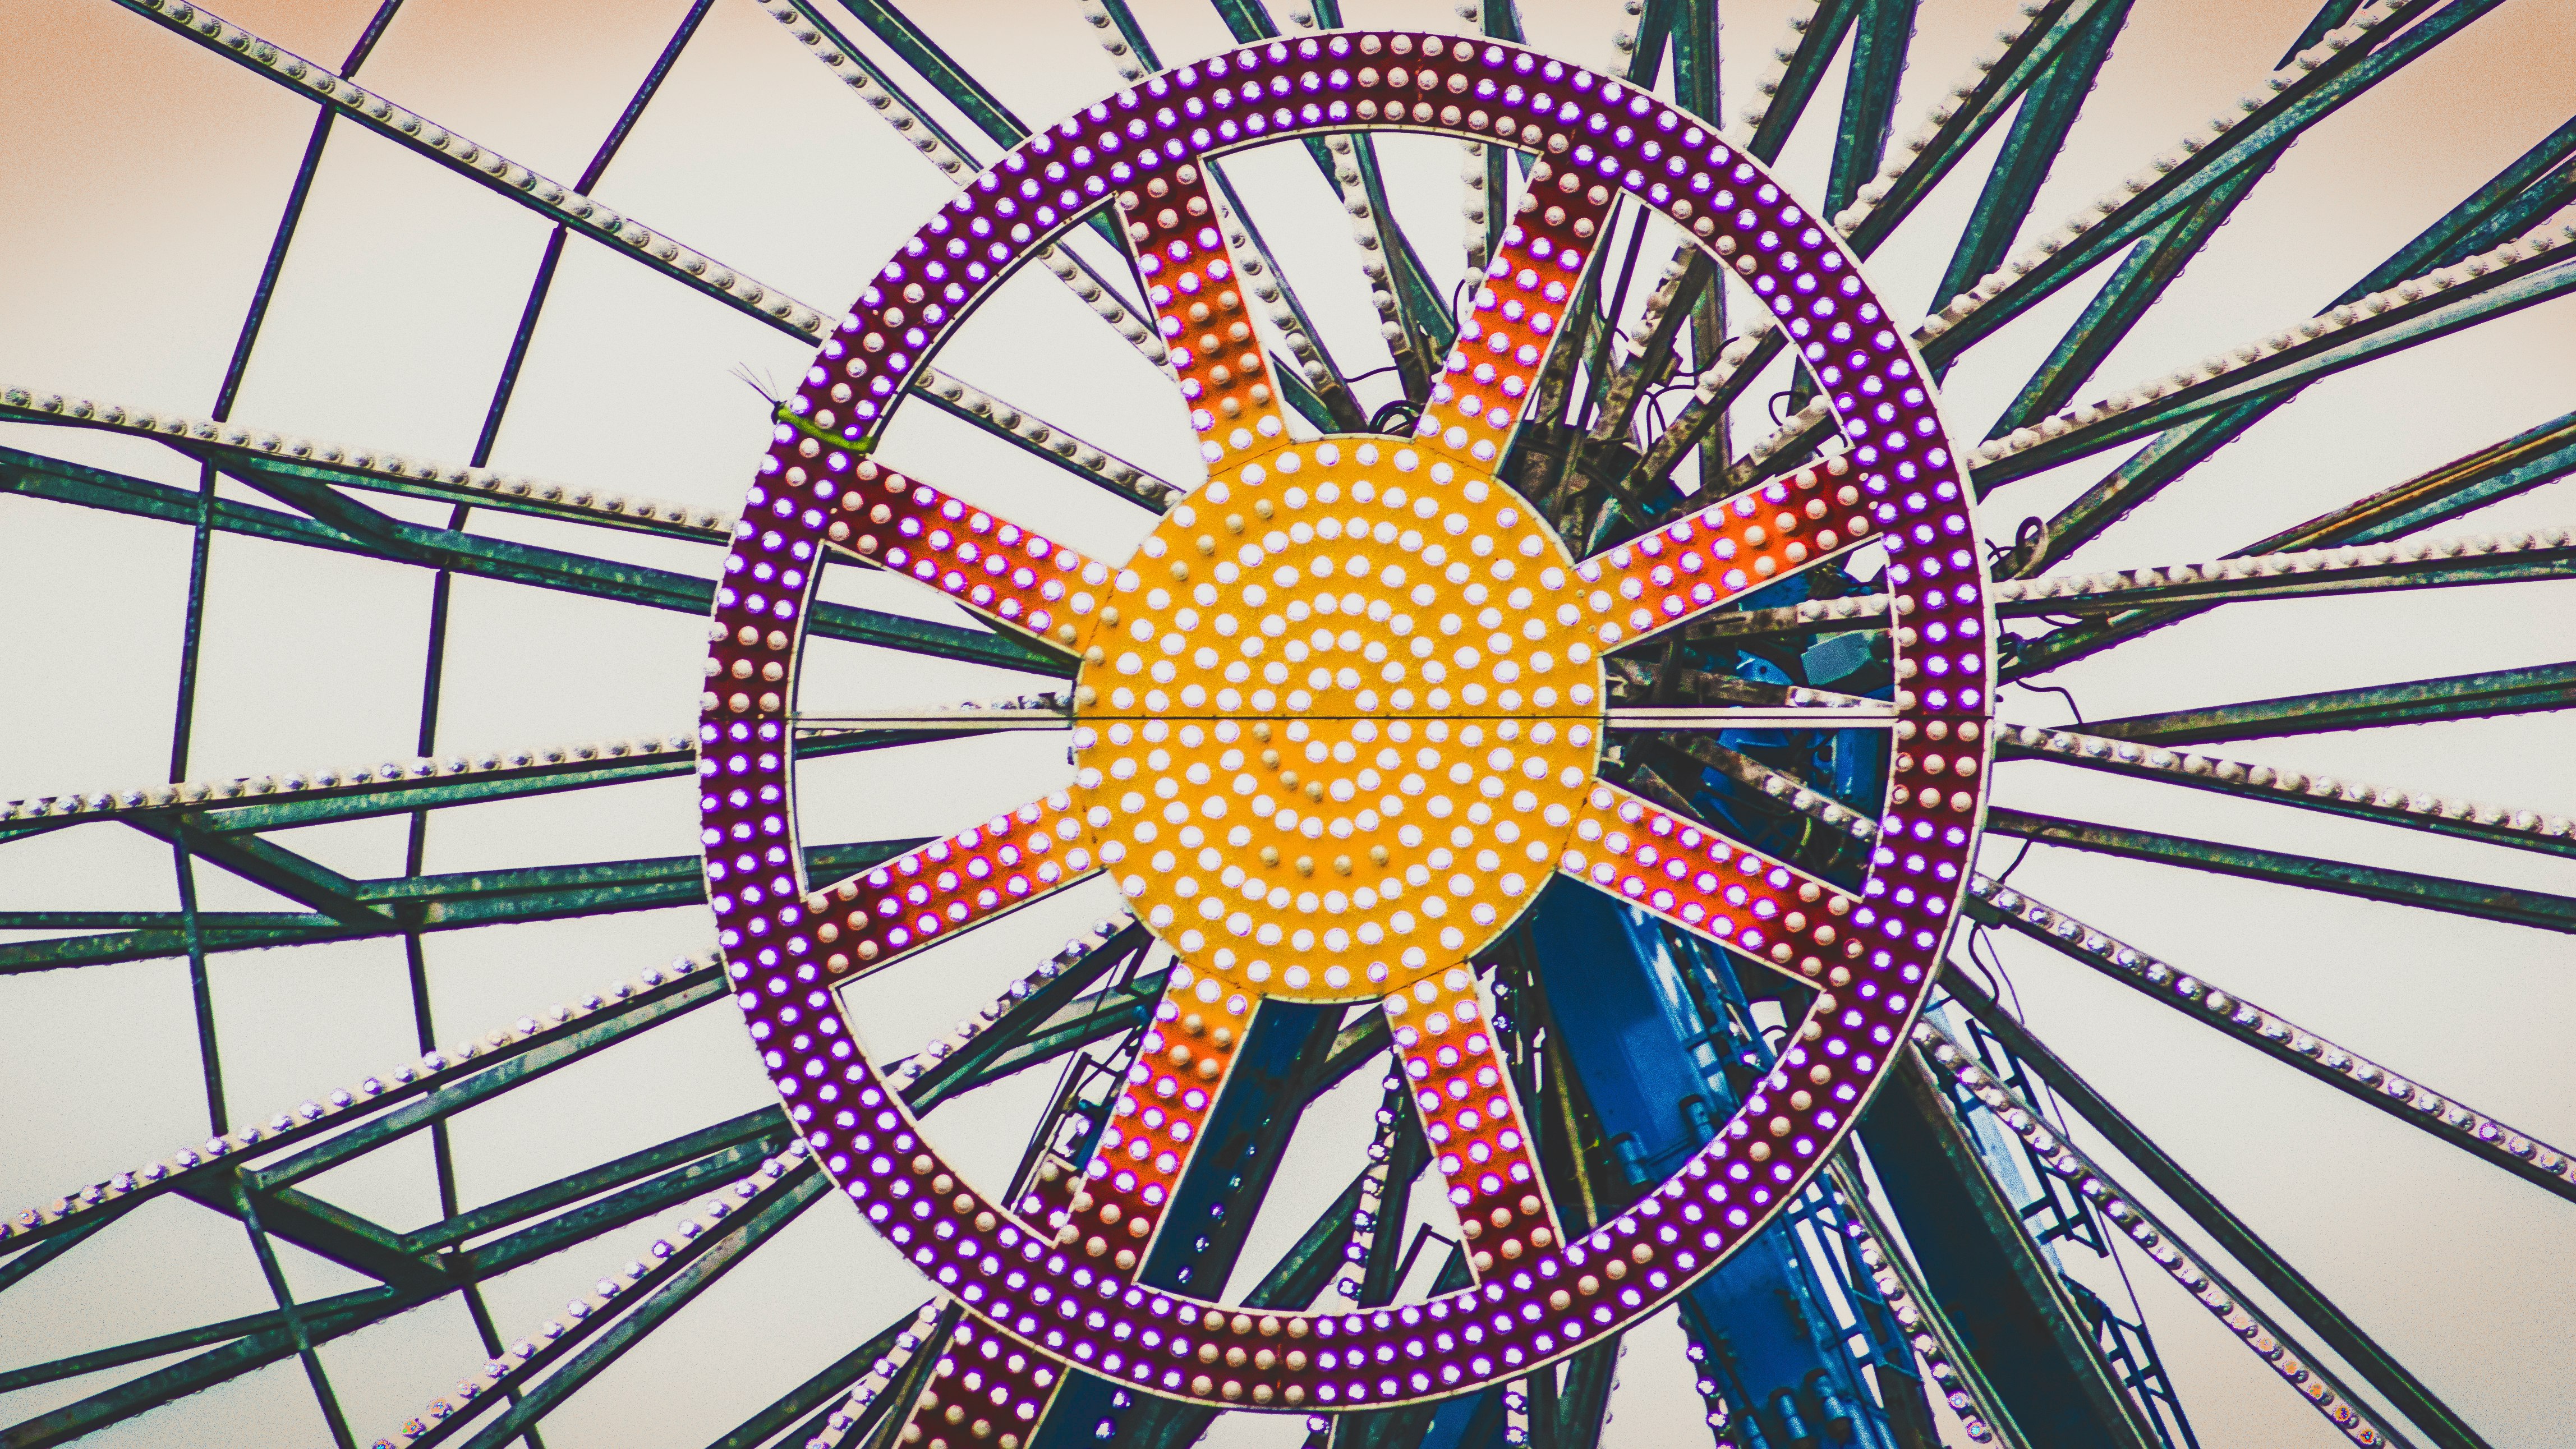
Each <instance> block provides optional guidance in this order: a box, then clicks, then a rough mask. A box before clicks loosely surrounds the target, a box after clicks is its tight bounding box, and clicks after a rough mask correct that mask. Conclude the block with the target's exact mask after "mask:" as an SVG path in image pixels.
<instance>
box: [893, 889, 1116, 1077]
mask: <svg viewBox="0 0 2576 1449" xmlns="http://www.w3.org/2000/svg"><path fill="white" fill-rule="evenodd" d="M1151 944H1152V937H1151V936H1149V935H1148V934H1147V932H1146V930H1145V928H1144V926H1143V925H1141V924H1139V923H1137V922H1134V921H1130V922H1128V923H1127V924H1126V925H1125V926H1123V927H1121V928H1120V929H1119V930H1118V931H1116V932H1115V933H1114V934H1112V935H1111V936H1110V937H1109V939H1107V940H1105V941H1103V942H1101V943H1100V944H1099V945H1098V946H1095V947H1093V948H1092V949H1091V950H1089V951H1087V952H1084V953H1083V955H1082V957H1081V959H1080V960H1077V961H1075V962H1073V963H1072V964H1071V965H1068V966H1066V967H1065V968H1064V969H1063V970H1062V971H1060V972H1058V973H1057V974H1056V975H1055V977H1054V978H1053V979H1051V980H1049V981H1047V982H1046V983H1044V984H1043V985H1041V986H1039V987H1037V988H1036V989H1035V990H1033V991H1031V992H1030V993H1029V994H1028V995H1027V996H1026V997H1024V998H1022V999H1021V1000H1019V1001H1018V1002H1016V1003H1014V1004H1013V1005H1012V1007H1011V1009H1010V1011H1009V1012H1008V1013H1007V1014H1006V1015H1005V1016H1004V1017H1003V1019H1002V1020H1000V1021H996V1022H994V1023H993V1024H992V1025H990V1026H988V1027H986V1028H985V1029H984V1030H982V1031H980V1032H977V1033H976V1034H975V1035H974V1036H972V1037H969V1038H968V1039H967V1040H966V1043H965V1044H964V1045H963V1046H960V1047H959V1048H958V1049H957V1050H955V1051H953V1052H950V1053H949V1054H948V1055H947V1056H945V1057H942V1058H940V1059H939V1060H938V1061H937V1062H935V1063H933V1064H932V1065H931V1066H930V1067H929V1068H928V1069H927V1070H925V1071H923V1072H922V1073H921V1075H920V1076H918V1077H916V1078H914V1079H913V1084H912V1086H911V1087H910V1089H908V1090H907V1092H906V1094H905V1095H906V1097H907V1098H908V1099H909V1100H911V1101H912V1102H913V1105H914V1107H915V1109H916V1110H918V1111H922V1112H927V1111H929V1110H930V1109H931V1108H932V1107H933V1106H935V1105H937V1104H938V1103H940V1102H942V1101H944V1100H946V1099H947V1098H948V1097H949V1096H950V1095H952V1094H953V1093H954V1092H956V1091H959V1090H962V1089H963V1088H964V1087H966V1086H968V1085H972V1084H976V1080H977V1079H978V1078H980V1077H982V1076H983V1075H984V1074H985V1073H986V1072H988V1071H990V1070H992V1069H993V1068H995V1067H997V1066H999V1065H1000V1064H1001V1063H1002V1062H1003V1061H1004V1060H1005V1059H1008V1060H1009V1062H1010V1066H1009V1068H1008V1070H1009V1071H1014V1072H1016V1071H1018V1070H1019V1069H1020V1068H1022V1067H1025V1066H1029V1065H1032V1064H1034V1063H1035V1062H1037V1061H1040V1060H1044V1057H1045V1056H1046V1055H1053V1053H1044V1054H1041V1053H1040V1052H1039V1051H1037V1050H1034V1049H1031V1048H1030V1039H1031V1038H1032V1037H1034V1036H1039V1035H1042V1034H1044V1035H1053V1034H1055V1033H1060V1032H1063V1031H1064V1030H1066V1029H1067V1027H1069V1026H1077V1025H1079V1024H1081V1023H1085V1022H1087V1021H1089V1020H1090V1019H1091V1018H1092V1017H1093V1016H1096V1015H1099V1014H1101V1013H1100V1012H1099V1011H1098V1010H1097V1009H1095V1010H1094V1011H1092V1012H1089V1013H1086V1012H1084V1011H1082V1010H1080V1009H1079V1007H1080V1002H1081V1000H1082V999H1083V996H1082V993H1083V992H1084V990H1085V989H1086V988H1088V987H1089V986H1090V985H1091V984H1092V983H1093V982H1095V981H1098V980H1099V979H1100V978H1101V977H1102V976H1104V975H1107V974H1108V973H1109V972H1110V971H1111V970H1112V969H1114V968H1116V967H1117V966H1119V965H1120V964H1121V963H1123V962H1127V961H1132V960H1134V959H1135V958H1137V957H1139V956H1141V955H1143V954H1144V952H1145V951H1146V949H1147V948H1148V947H1149V946H1150V945H1151ZM1158 980H1159V978H1158ZM1159 996H1160V987H1159V986H1157V987H1156V996H1155V998H1151V999H1159ZM1107 1014H1109V1015H1112V1016H1116V1017H1119V1018H1121V1019H1122V1020H1123V1019H1124V1018H1126V1017H1128V1016H1131V1015H1133V1012H1132V1009H1128V1010H1122V1009H1120V1007H1118V1006H1110V1007H1108V1010H1107ZM1050 1029H1052V1030H1050ZM1091 1039H1092V1040H1096V1039H1097V1038H1091ZM1068 1049H1069V1048H1068Z"/></svg>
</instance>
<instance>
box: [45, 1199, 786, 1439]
mask: <svg viewBox="0 0 2576 1449" xmlns="http://www.w3.org/2000/svg"><path fill="white" fill-rule="evenodd" d="M734 1175H735V1176H736V1177H739V1176H740V1175H741V1174H740V1172H739V1171H737V1172H736V1173H735V1174H734ZM713 1185H714V1184H712V1183H706V1182H698V1181H692V1182H690V1183H689V1184H687V1185H686V1186H685V1187H684V1188H682V1189H681V1190H680V1191H678V1192H676V1193H675V1194H672V1195H671V1196H670V1198H669V1201H665V1202H661V1203H658V1204H655V1205H652V1206H645V1207H642V1208H641V1209H640V1210H637V1209H636V1208H634V1207H633V1206H631V1205H625V1204H621V1203H620V1202H619V1201H618V1199H617V1198H611V1199H609V1200H607V1201H605V1202H601V1203H593V1204H589V1205H587V1206H585V1207H583V1208H581V1209H579V1210H577V1211H575V1212H572V1213H568V1214H565V1215H563V1216H561V1217H556V1218H551V1219H548V1220H547V1221H545V1222H543V1223H540V1224H538V1225H536V1226H535V1227H532V1228H527V1229H523V1230H521V1231H520V1232H518V1233H515V1234H512V1235H511V1236H509V1237H507V1238H503V1239H501V1240H499V1241H497V1242H494V1243H490V1244H486V1245H484V1246H482V1247H479V1248H475V1249H472V1250H469V1251H466V1252H462V1253H454V1254H449V1255H447V1258H446V1261H447V1263H448V1265H449V1272H450V1275H451V1276H450V1280H449V1281H448V1282H445V1283H441V1284H439V1285H435V1286H424V1287H396V1286H393V1285H385V1286H382V1287H374V1288H361V1289H358V1290H356V1291H354V1292H349V1293H343V1294H339V1295H337V1296H335V1297H331V1298H324V1299H319V1300H316V1301H314V1302H311V1303H307V1304H304V1305H302V1307H301V1317H302V1320H303V1325H304V1336H305V1338H306V1339H307V1341H309V1342H310V1343H312V1344H315V1345H320V1344H324V1343H328V1342H330V1341H332V1340H334V1339H337V1338H341V1337H344V1336H346V1335H348V1334H351V1333H355V1332H357V1331H359V1330H360V1329H363V1328H367V1327H370V1326H372V1325H374V1324H376V1323H380V1322H382V1321H384V1320H385V1319H388V1318H391V1317H393V1316H394V1315H396V1314H399V1313H404V1312H408V1311H409V1310H411V1309H413V1308H416V1307H419V1306H420V1305H421V1304H423V1303H427V1302H429V1301H431V1300H432V1299H434V1298H437V1297H440V1296H442V1295H444V1294H446V1293H448V1292H452V1291H454V1290H455V1288H456V1287H457V1286H458V1285H459V1283H461V1282H482V1281H486V1280H489V1279H492V1278H497V1277H499V1276H501V1275H502V1274H504V1273H508V1272H510V1271H513V1270H515V1269H518V1268H522V1267H525V1266H527V1265H528V1264H530V1263H533V1262H536V1261H538V1260H540V1259H543V1258H546V1257H549V1256H551V1255H553V1254H555V1253H558V1252H561V1251H563V1250H564V1249H565V1248H568V1247H571V1246H573V1245H574V1244H576V1243H580V1242H586V1241H588V1240H589V1239H591V1238H593V1237H595V1236H597V1235H598V1234H599V1233H600V1232H603V1231H606V1230H607V1229H608V1228H610V1227H616V1226H622V1225H624V1224H625V1223H626V1222H631V1221H633V1220H634V1219H635V1218H637V1217H642V1216H646V1215H648V1214H650V1213H652V1212H656V1211H660V1210H661V1208H663V1207H667V1206H669V1205H670V1203H671V1202H677V1201H681V1200H684V1199H686V1198H689V1197H694V1196H697V1195H699V1194H701V1193H703V1192H705V1191H706V1190H707V1189H708V1188H709V1187H710V1186H713ZM636 1191H637V1190H636V1189H629V1190H628V1193H626V1194H620V1195H619V1197H631V1196H632V1195H633V1194H634V1193H635V1192H636ZM772 1191H773V1192H775V1191H776V1189H772ZM620 1214H623V1215H620ZM673 1261H675V1262H676V1261H679V1260H678V1259H676V1258H675V1259H674V1260H673ZM662 1266H663V1268H665V1269H667V1268H669V1267H670V1264H668V1263H666V1264H664V1265H662ZM657 1271H658V1270H657ZM284 1318H285V1312H284V1310H282V1309H281V1310H278V1311H276V1312H274V1313H269V1314H262V1315H258V1316H257V1321H258V1323H259V1324H260V1326H259V1327H258V1328H257V1329H256V1330H255V1331H252V1332H249V1333H246V1334H243V1335H241V1336H239V1337H236V1338H233V1339H231V1340H229V1341H226V1342H223V1343H221V1344H220V1345H218V1346H217V1347H215V1348H212V1349H210V1350H208V1351H207V1352H205V1353H201V1354H198V1355H197V1356H195V1357H193V1358H189V1359H185V1360H182V1361H180V1362H178V1363H175V1364H171V1365H168V1366H166V1367H164V1368H161V1369H158V1370H155V1371H153V1372H151V1373H148V1374H145V1375H143V1376H142V1377H140V1378H136V1379H131V1380H128V1381H126V1382H125V1383H122V1384H118V1385H114V1386H112V1387H110V1388H107V1389H103V1390H101V1391H99V1392H98V1393H95V1394H91V1395H89V1396H88V1397H86V1398H83V1399H80V1400H78V1401H76V1402H74V1403H70V1404H65V1405H63V1406H61V1407H59V1408H56V1409H53V1410H51V1411H48V1412H46V1413H42V1414H38V1415H37V1416H35V1417H34V1418H31V1419H27V1420H25V1421H22V1422H20V1423H18V1424H15V1425H12V1426H10V1427H9V1428H7V1429H0V1449H34V1446H38V1445H52V1444H60V1443H64V1442H66V1441H68V1440H71V1439H75V1438H78V1437H80V1436H81V1435H84V1434H89V1433H93V1432H96V1431H97V1430H99V1429H102V1428H105V1427H106V1426H108V1425H109V1424H113V1423H117V1422H121V1421H122V1420H125V1419H129V1418H132V1417H133V1416H135V1415H137V1414H141V1413H145V1412H147V1411H149V1410H152V1409H155V1408H159V1407H160V1406H161V1405H163V1404H165V1403H169V1402H171V1401H173V1400H176V1399H179V1398H183V1397H185V1396H187V1395H189V1394H193V1393H198V1392H201V1391H203V1390H205V1389H208V1388H211V1387H213V1386H214V1385H216V1384H219V1383H222V1382H224V1381H226V1380H228V1379H232V1378H236V1377H239V1376H240V1375H242V1374H245V1373H249V1372H251V1371H253V1370H255V1369H258V1368H261V1367H264V1366H266V1365H267V1364H271V1363H274V1362H276V1361H278V1360H279V1359H282V1358H286V1357H288V1356H290V1355H292V1354H294V1353H295V1352H296V1351H297V1348H296V1343H295V1341H294V1338H293V1336H292V1335H291V1334H290V1333H289V1330H288V1328H287V1326H286V1325H285V1323H284V1321H283V1320H284Z"/></svg>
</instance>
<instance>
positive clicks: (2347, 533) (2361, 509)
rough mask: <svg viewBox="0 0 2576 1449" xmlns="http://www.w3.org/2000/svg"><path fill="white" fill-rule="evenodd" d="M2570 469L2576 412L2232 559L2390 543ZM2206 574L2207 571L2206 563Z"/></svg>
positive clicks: (2079, 645)
mask: <svg viewBox="0 0 2576 1449" xmlns="http://www.w3.org/2000/svg"><path fill="white" fill-rule="evenodd" d="M2571 469H2576V413H2569V414H2567V415H2565V416H2563V417H2559V418H2554V419H2552V420H2551V421H2549V422H2546V423H2543V424H2541V425H2540V426H2538V427H2536V428H2531V429H2529V430H2527V431H2524V432H2522V433H2518V434H2516V435H2515V436H2513V437H2511V438H2507V439H2505V440H2504V441H2503V442H2500V443H2497V444H2495V445H2493V446H2491V447H2487V448H2481V449H2479V450H2478V451H2477V452H2474V453H2470V454H2468V455H2467V456H2465V457H2461V458H2455V459H2453V460H2451V461H2450V462H2448V463H2445V464H2443V465H2442V466H2440V467H2438V468H2434V469H2432V470H2430V471H2428V472H2425V473H2420V474H2418V475H2416V476H2415V477H2413V478H2409V479H2407V480H2406V481H2405V482H2403V483H2399V484H2397V485H2396V486H2394V487H2392V488H2387V489H2383V490H2381V491H2380V492H2378V493H2374V494H2372V495H2370V496H2369V497H2367V498H2363V499H2360V500H2358V501H2356V502H2354V503H2350V504H2347V505H2345V506H2344V507H2342V508H2339V509H2336V510H2335V511H2334V512H2332V513H2328V514H2324V515H2321V516H2319V517H2316V518H2312V519H2309V520H2308V521H2307V522H2305V523H2302V524H2299V525H2297V526H2295V527H2293V528H2289V529H2285V530H2283V531H2282V532H2280V533H2277V534H2275V535H2273V536H2272V537H2270V538H2266V539H2263V540H2261V541H2259V542H2256V543H2253V544H2250V545H2248V546H2246V547H2245V548H2243V549H2241V550H2239V551H2238V552H2237V553H2236V554H2233V555H2230V557H2231V558H2240V557H2246V556H2252V555H2260V554H2267V553H2273V552H2276V551H2300V550H2308V551H2314V550H2321V549H2330V548H2334V547H2337V546H2345V545H2354V546H2368V545H2373V544H2382V543H2387V542H2390V541H2391V540H2395V539H2399V538H2405V537H2408V536H2409V535H2413V534H2416V533H2419V532H2421V531H2422V530H2424V529H2426V528H2430V527H2432V526H2433V525H2435V524H2438V523H2443V522H2447V521H2448V520H2450V519H2453V518H2457V517H2459V516H2461V515H2462V514H2465V513H2469V512H2472V511H2474V510H2476V509H2479V508H2484V507H2486V506H2487V505H2489V504H2491V503H2497V502H2501V501H2502V500H2504V499H2507V498H2511V497H2514V496H2515V495H2517V494H2520V493H2523V492H2527V491H2529V490H2530V489H2533V488H2537V487H2539V486H2540V485H2541V484H2543V483H2547V482H2550V481H2552V480H2554V479H2557V478H2560V477H2563V476H2565V475H2566V474H2567V472H2568V471H2569V470H2571ZM2480 551H2481V552H2484V551H2485V550H2483V549H2481V550H2480ZM2220 562H2221V566H2222V567H2233V565H2231V564H2229V563H2228V562H2227V561H2226V560H2221V561H2220ZM2203 572H2204V574H2205V573H2206V572H2207V566H2206V565H2204V566H2203ZM2196 612H2198V611H2197V610H2194V609H2186V608H2174V609H2166V610H2157V611H2154V612H2152V613H2145V614H2138V615H2127V616H2115V617H2113V618H2110V619H2105V620H2101V621H2099V622H2087V623H2083V624H2076V625H2070V626H2068V627H2066V628H2063V629H2059V630H2057V631H2055V632H2053V633H2050V634H2045V635H2042V636H2040V637H2039V638H2037V639H2034V640H2030V641H2028V642H2026V643H2025V644H2024V645H2023V646H2022V647H2021V649H2020V650H2019V652H2018V653H2017V655H2016V656H2015V658H2014V659H2013V660H2012V661H2011V662H2010V663H2009V664H2007V665H2006V666H2005V674H2006V677H2007V678H2010V677H2012V676H2013V675H2015V674H2023V675H2028V674H2035V673H2039V672H2041V671H2044V670H2047V669H2052V668H2055V667H2056V666H2057V665H2059V664H2062V663H2066V662H2068V661H2071V660H2075V659H2081V658H2083V657H2084V656H2086V655H2088V654H2092V653H2096V652H2098V651H2100V650H2102V649H2105V648H2109V647H2111V646H2112V645H2115V644H2118V643H2120V642H2122V641H2123V640H2126V639H2130V638H2134V637H2136V636H2137V635H2139V634H2143V633H2147V632H2149V631H2151V630H2154V629H2158V628H2161V627H2163V626H2164V625H2166V624H2170V623H2175V622H2178V621H2180V620H2183V619H2187V618H2189V617H2191V616H2192V615H2193V614H2194V613H2196Z"/></svg>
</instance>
